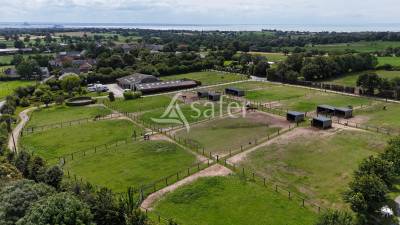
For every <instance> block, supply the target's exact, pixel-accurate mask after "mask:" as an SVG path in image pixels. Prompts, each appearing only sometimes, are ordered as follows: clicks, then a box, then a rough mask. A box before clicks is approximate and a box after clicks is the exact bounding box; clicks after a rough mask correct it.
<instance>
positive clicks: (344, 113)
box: [335, 108, 353, 119]
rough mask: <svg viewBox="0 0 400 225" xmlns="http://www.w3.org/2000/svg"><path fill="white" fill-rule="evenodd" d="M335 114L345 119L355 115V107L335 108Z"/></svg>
mask: <svg viewBox="0 0 400 225" xmlns="http://www.w3.org/2000/svg"><path fill="white" fill-rule="evenodd" d="M335 116H338V117H343V118H345V119H348V118H351V117H353V109H351V108H335Z"/></svg>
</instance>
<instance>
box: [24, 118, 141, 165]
mask: <svg viewBox="0 0 400 225" xmlns="http://www.w3.org/2000/svg"><path fill="white" fill-rule="evenodd" d="M134 130H135V131H136V132H137V134H139V133H140V132H141V129H140V128H138V127H137V126H135V125H134V124H133V123H131V122H129V121H127V120H106V121H98V122H90V123H85V124H81V125H74V126H70V127H63V128H57V129H51V130H45V131H43V132H38V133H34V134H30V135H25V136H23V137H22V143H21V144H22V146H23V148H24V149H26V150H28V151H32V152H33V153H34V154H37V155H40V156H42V157H43V158H45V159H53V158H55V157H60V156H63V155H66V154H70V153H73V152H76V151H81V150H86V149H91V148H94V146H99V145H104V144H107V143H114V142H116V141H118V140H124V139H127V138H130V137H132V134H133V132H134ZM51 162H52V161H51Z"/></svg>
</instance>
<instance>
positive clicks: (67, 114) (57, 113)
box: [27, 106, 111, 127]
mask: <svg viewBox="0 0 400 225" xmlns="http://www.w3.org/2000/svg"><path fill="white" fill-rule="evenodd" d="M110 113H111V110H109V109H107V108H104V107H102V106H96V107H68V106H52V107H49V108H40V109H39V110H35V111H33V112H32V113H31V115H30V120H29V122H28V125H27V127H35V126H43V125H46V124H54V123H60V122H66V121H71V120H79V119H85V118H94V117H96V116H105V115H107V114H110Z"/></svg>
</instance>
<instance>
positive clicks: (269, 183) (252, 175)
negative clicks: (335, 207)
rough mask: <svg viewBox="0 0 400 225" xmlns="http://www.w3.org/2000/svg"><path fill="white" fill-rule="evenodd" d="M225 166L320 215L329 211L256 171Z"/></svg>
mask: <svg viewBox="0 0 400 225" xmlns="http://www.w3.org/2000/svg"><path fill="white" fill-rule="evenodd" d="M224 165H225V166H226V167H228V168H230V169H231V170H232V171H234V172H236V174H238V175H239V176H241V177H243V178H245V179H246V180H247V181H250V182H254V183H257V184H259V185H262V186H264V187H266V188H269V189H270V190H272V191H275V192H276V193H280V194H282V195H285V196H287V198H288V199H289V200H291V201H297V202H298V205H299V206H300V207H309V208H310V209H311V210H313V211H315V212H318V213H320V212H322V211H326V210H327V208H325V207H323V206H321V205H319V204H317V203H316V202H315V201H313V200H312V199H309V198H308V197H307V196H305V195H304V194H301V193H299V192H298V191H293V190H289V189H288V188H286V187H284V186H283V185H281V184H278V183H277V182H275V181H274V180H273V179H272V178H267V177H265V176H262V175H260V174H259V173H257V172H255V171H252V170H250V169H247V168H244V167H240V166H239V165H237V164H234V163H231V162H227V161H226V160H225V161H224Z"/></svg>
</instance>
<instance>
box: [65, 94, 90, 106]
mask: <svg viewBox="0 0 400 225" xmlns="http://www.w3.org/2000/svg"><path fill="white" fill-rule="evenodd" d="M95 102H96V100H94V99H92V98H91V97H87V96H81V97H75V98H70V99H68V100H67V101H66V102H65V104H66V105H67V106H84V105H90V104H93V103H95Z"/></svg>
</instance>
